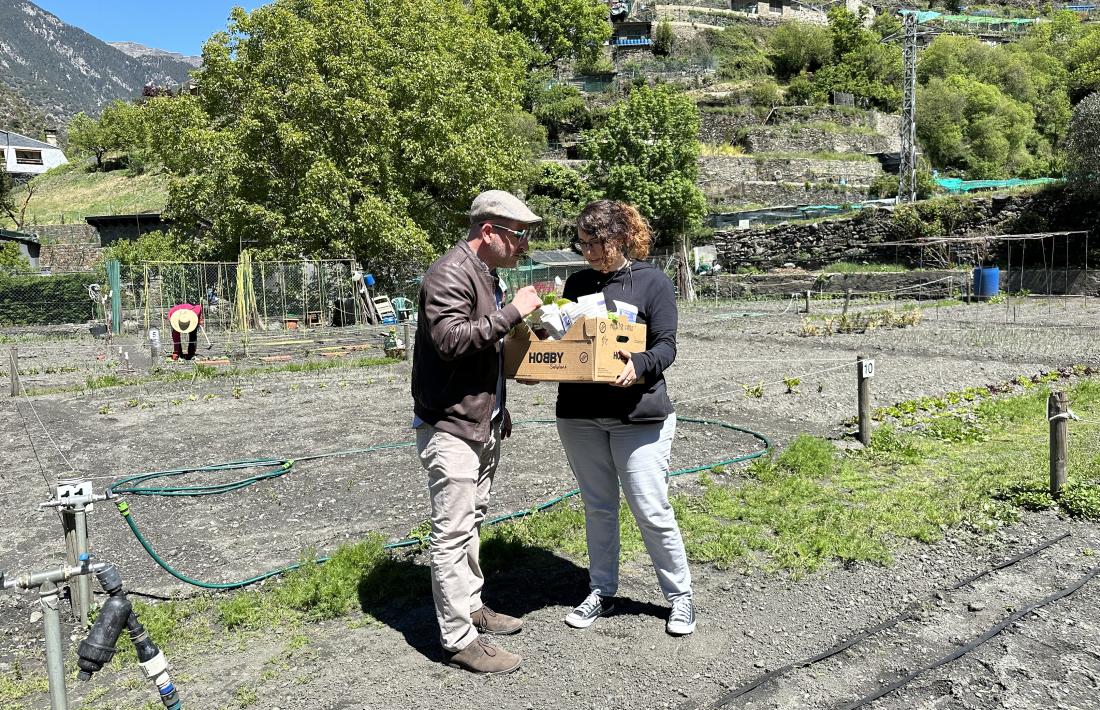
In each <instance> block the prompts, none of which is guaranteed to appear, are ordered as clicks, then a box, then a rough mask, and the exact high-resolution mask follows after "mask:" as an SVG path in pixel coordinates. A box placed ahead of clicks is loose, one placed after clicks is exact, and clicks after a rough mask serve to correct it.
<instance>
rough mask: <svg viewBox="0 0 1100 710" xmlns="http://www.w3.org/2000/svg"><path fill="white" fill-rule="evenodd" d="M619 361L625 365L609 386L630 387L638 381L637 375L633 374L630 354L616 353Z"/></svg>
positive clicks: (622, 351) (624, 351) (624, 352)
mask: <svg viewBox="0 0 1100 710" xmlns="http://www.w3.org/2000/svg"><path fill="white" fill-rule="evenodd" d="M617 356H618V358H619V359H620V360H622V361H623V362H625V363H626V366H625V367H624V368H623V371H622V372H620V373H619V376H618V377H616V378H615V381H614V382H612V383H611V384H613V385H615V386H616V387H630V386H631V385H632V384H634V383H636V382H637V381H638V375H637V373H635V372H634V360H633V358H632V355H631V353H629V352H627V351H626V350H620V351H619V352H618V353H617Z"/></svg>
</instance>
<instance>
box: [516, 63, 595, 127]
mask: <svg viewBox="0 0 1100 710" xmlns="http://www.w3.org/2000/svg"><path fill="white" fill-rule="evenodd" d="M531 83H532V84H533V85H532V86H530V88H529V90H528V98H527V101H528V104H529V106H530V107H531V112H532V113H533V114H534V115H535V118H537V119H538V120H539V123H541V124H542V125H544V126H546V130H547V133H548V135H549V137H550V138H552V139H559V138H561V137H562V135H563V134H570V133H576V132H577V131H580V130H584V129H586V128H591V127H592V112H591V111H590V110H589V108H588V105H587V104H586V103H585V101H584V97H583V96H582V95H581V92H580V89H578V88H577V87H575V86H572V85H571V84H553V85H551V86H548V85H547V84H548V83H549V82H548V81H547V80H546V78H544V77H543V76H542V75H539V76H538V77H537V78H533V79H532V82H531Z"/></svg>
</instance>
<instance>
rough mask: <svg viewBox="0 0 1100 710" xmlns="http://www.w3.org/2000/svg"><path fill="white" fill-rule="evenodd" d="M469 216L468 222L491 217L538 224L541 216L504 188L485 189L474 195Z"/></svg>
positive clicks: (483, 220) (474, 222)
mask: <svg viewBox="0 0 1100 710" xmlns="http://www.w3.org/2000/svg"><path fill="white" fill-rule="evenodd" d="M469 216H470V224H477V223H478V222H485V221H487V220H490V219H492V218H493V217H498V218H501V219H510V220H514V221H516V222H521V223H523V224H538V223H539V222H541V221H542V217H539V216H538V215H537V214H535V213H534V212H532V211H531V210H530V208H528V207H527V205H525V204H524V203H523V200H521V199H519V198H518V197H516V196H515V195H513V194H512V193H510V192H505V191H504V190H486V191H485V192H483V193H481V194H480V195H478V196H477V197H475V198H474V201H473V204H471V205H470V212H469Z"/></svg>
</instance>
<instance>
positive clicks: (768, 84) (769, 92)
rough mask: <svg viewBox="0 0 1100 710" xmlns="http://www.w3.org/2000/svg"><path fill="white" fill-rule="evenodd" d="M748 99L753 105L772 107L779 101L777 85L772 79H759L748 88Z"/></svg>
mask: <svg viewBox="0 0 1100 710" xmlns="http://www.w3.org/2000/svg"><path fill="white" fill-rule="evenodd" d="M749 100H751V101H752V105H753V106H766V107H772V106H776V105H778V104H779V103H781V101H780V99H779V86H778V85H777V84H776V83H775V82H774V81H761V82H758V83H757V84H755V85H754V86H753V87H752V88H751V89H749Z"/></svg>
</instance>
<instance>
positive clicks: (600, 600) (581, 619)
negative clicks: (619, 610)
mask: <svg viewBox="0 0 1100 710" xmlns="http://www.w3.org/2000/svg"><path fill="white" fill-rule="evenodd" d="M614 608H615V602H614V599H613V597H601V596H600V595H599V594H598V593H597V592H592V593H591V594H589V595H588V596H587V597H585V599H584V601H583V602H581V603H580V605H579V606H577V608H576V609H574V610H573V611H571V612H569V615H568V616H566V617H565V623H567V624H569V625H570V626H572V627H573V628H574V629H587V628H588V627H589V626H591V625H592V622H593V621H595V620H596V619H598V618H600V617H601V616H603V615H604V614H606V613H608V612H609V611H611V610H612V609H614Z"/></svg>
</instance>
